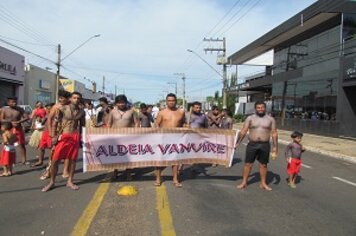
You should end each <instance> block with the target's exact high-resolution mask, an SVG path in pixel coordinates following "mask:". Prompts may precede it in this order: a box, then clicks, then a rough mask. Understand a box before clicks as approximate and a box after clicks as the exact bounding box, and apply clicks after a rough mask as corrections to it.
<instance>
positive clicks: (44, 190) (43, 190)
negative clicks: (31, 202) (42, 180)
mask: <svg viewBox="0 0 356 236" xmlns="http://www.w3.org/2000/svg"><path fill="white" fill-rule="evenodd" d="M52 189H54V184H53V183H49V184H48V185H46V186H45V187H43V188H42V190H41V191H42V192H48V191H50V190H52Z"/></svg>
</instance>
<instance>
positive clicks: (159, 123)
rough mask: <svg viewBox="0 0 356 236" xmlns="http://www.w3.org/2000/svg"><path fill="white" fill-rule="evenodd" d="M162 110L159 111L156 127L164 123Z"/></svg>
mask: <svg viewBox="0 0 356 236" xmlns="http://www.w3.org/2000/svg"><path fill="white" fill-rule="evenodd" d="M162 119H163V118H162V112H161V111H160V112H158V115H157V118H156V127H157V128H160V127H161V124H162Z"/></svg>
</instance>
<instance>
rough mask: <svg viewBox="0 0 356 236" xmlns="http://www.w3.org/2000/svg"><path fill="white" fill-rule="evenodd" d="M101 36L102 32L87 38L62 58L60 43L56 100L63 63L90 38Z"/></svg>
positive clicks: (59, 45)
mask: <svg viewBox="0 0 356 236" xmlns="http://www.w3.org/2000/svg"><path fill="white" fill-rule="evenodd" d="M98 37H100V34H95V35H93V36H91V37H90V38H88V39H87V40H85V41H84V42H83V43H81V44H80V45H79V46H78V47H76V48H74V49H73V50H72V51H71V52H70V53H68V54H67V56H65V57H63V58H61V44H58V58H57V63H56V64H57V75H56V81H57V82H56V94H55V96H56V101H58V91H59V79H60V70H61V63H62V62H63V61H64V60H65V59H66V58H68V57H69V56H70V55H72V54H73V53H74V52H75V51H77V50H78V49H79V48H81V47H82V46H84V45H85V44H86V43H88V42H89V41H90V40H92V39H93V38H98Z"/></svg>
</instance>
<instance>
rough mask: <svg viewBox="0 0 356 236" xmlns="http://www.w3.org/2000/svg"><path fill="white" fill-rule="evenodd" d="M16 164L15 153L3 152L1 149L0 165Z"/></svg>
mask: <svg viewBox="0 0 356 236" xmlns="http://www.w3.org/2000/svg"><path fill="white" fill-rule="evenodd" d="M15 162H16V152H15V151H5V148H3V149H2V152H1V158H0V164H1V165H3V166H10V165H12V164H15Z"/></svg>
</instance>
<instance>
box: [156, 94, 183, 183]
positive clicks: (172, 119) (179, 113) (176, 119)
mask: <svg viewBox="0 0 356 236" xmlns="http://www.w3.org/2000/svg"><path fill="white" fill-rule="evenodd" d="M166 105H167V107H166V108H165V109H164V110H162V111H160V112H159V113H158V115H157V120H156V125H157V127H160V128H176V127H183V124H184V118H185V114H184V110H181V109H178V108H177V97H176V95H175V94H173V93H169V94H167V97H166ZM162 170H163V168H162V167H157V168H156V182H155V186H161V183H162V179H161V174H162ZM172 170H173V184H174V186H175V187H177V188H181V187H182V184H181V183H180V182H179V180H178V165H173V166H172Z"/></svg>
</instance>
